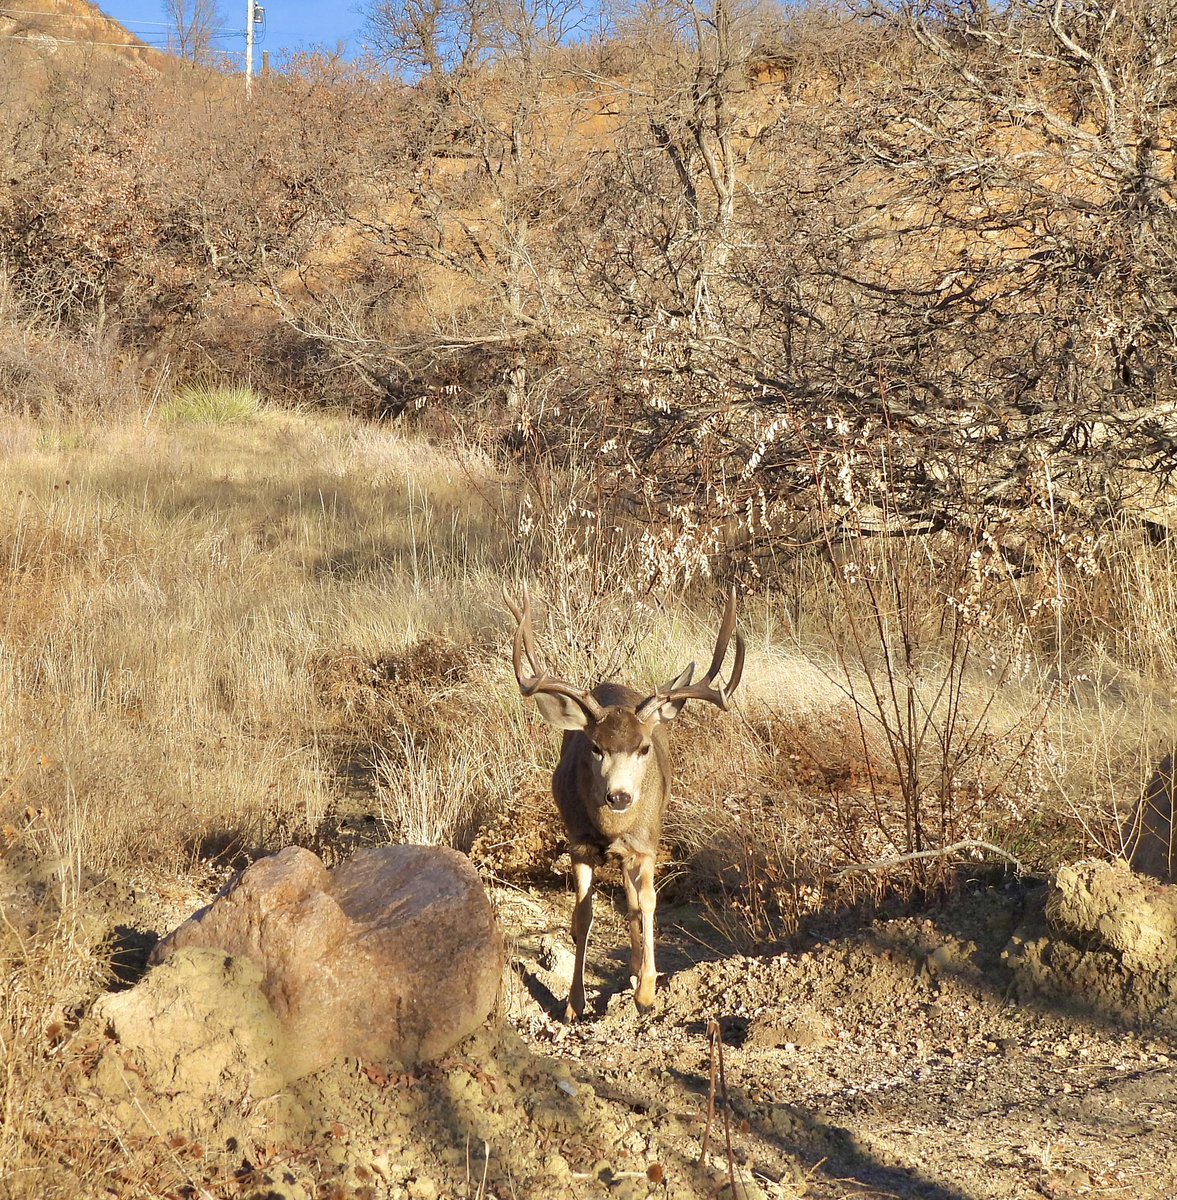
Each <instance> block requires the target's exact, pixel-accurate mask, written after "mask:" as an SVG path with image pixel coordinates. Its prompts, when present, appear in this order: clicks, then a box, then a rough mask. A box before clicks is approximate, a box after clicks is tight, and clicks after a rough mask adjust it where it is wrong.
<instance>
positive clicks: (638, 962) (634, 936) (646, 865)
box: [622, 855, 658, 1012]
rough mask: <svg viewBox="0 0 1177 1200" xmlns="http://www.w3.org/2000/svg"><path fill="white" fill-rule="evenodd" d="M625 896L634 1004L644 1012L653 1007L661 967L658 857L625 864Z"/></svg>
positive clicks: (648, 857)
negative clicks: (656, 958)
mask: <svg viewBox="0 0 1177 1200" xmlns="http://www.w3.org/2000/svg"><path fill="white" fill-rule="evenodd" d="M622 874H623V875H624V877H625V898H626V900H627V901H628V904H629V939H630V945H631V950H632V968H633V975H634V979H635V981H636V982H635V987H634V994H633V998H634V1003H635V1004H636V1005H637V1006H638V1008H639V1009H640V1010H641V1011H643V1012H644V1011H645V1010H646V1009H648V1008H651V1007H653V1004H654V988H655V986H656V984H657V982H658V968H657V967H656V966H655V965H654V906H655V905H656V903H657V900H658V895H657V893H656V892H655V891H654V859H653V857H652V856H650V855H643V856H641V857H639V858H635V859H633V860H632V861H630V862H627V863H625V865H624V867H623V868H622Z"/></svg>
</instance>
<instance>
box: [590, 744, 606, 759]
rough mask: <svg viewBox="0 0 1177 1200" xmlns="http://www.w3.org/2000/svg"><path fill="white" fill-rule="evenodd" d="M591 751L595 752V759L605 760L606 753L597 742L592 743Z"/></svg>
mask: <svg viewBox="0 0 1177 1200" xmlns="http://www.w3.org/2000/svg"><path fill="white" fill-rule="evenodd" d="M590 749H591V750H592V752H593V757H594V758H604V757H605V751H604V750H602V749H601V747H600V746H598V745H597V743H596V742H593V743H592V746H591V747H590Z"/></svg>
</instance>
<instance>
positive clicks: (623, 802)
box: [606, 792, 633, 812]
mask: <svg viewBox="0 0 1177 1200" xmlns="http://www.w3.org/2000/svg"><path fill="white" fill-rule="evenodd" d="M606 799H607V800H608V801H609V807H610V808H611V809H612V810H613V811H614V812H625V810H626V809H627V808H628V807H629V806H630V805H631V804H632V803H633V797H632V796H631V795H630V794H629V792H610V793H609V795H608V796H607V797H606Z"/></svg>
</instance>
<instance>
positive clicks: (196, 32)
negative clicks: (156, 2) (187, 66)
mask: <svg viewBox="0 0 1177 1200" xmlns="http://www.w3.org/2000/svg"><path fill="white" fill-rule="evenodd" d="M163 9H164V13H165V15H166V17H167V19H168V21H169V23H170V24H171V36H170V38H169V41H170V42H171V43H172V46H173V48H174V50H175V53H176V54H177V55H178V56H179V57H180V58H186V59H189V60H190V61H192V62H194V63H202V64H203V63H208V62H209V61H210V60H211V58H212V41H213V34H214V33H215V32H216V29H217V26H218V25H219V24H220V20H221V15H220V12H219V11H218V9H217V2H216V0H163Z"/></svg>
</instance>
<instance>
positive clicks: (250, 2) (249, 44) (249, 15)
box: [245, 0, 254, 100]
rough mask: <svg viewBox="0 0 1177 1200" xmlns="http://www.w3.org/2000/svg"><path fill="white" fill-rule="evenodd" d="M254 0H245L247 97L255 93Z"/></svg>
mask: <svg viewBox="0 0 1177 1200" xmlns="http://www.w3.org/2000/svg"><path fill="white" fill-rule="evenodd" d="M253 7H254V0H245V98H246V100H248V99H250V97H251V96H252V95H253V18H254V11H253Z"/></svg>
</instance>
